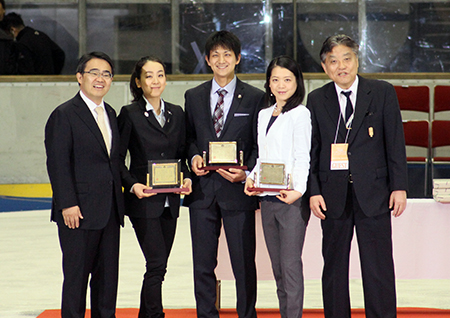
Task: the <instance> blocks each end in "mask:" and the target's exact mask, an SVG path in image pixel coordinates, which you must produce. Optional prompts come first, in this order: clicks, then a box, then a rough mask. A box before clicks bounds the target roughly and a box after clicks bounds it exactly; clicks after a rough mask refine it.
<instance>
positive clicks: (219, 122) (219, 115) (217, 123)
mask: <svg viewBox="0 0 450 318" xmlns="http://www.w3.org/2000/svg"><path fill="white" fill-rule="evenodd" d="M217 94H219V99H218V100H217V104H216V107H215V108H214V114H213V123H214V130H215V131H216V136H217V137H220V133H221V132H222V128H223V98H224V97H225V95H226V94H227V91H226V90H224V89H220V90H218V91H217Z"/></svg>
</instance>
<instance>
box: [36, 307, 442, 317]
mask: <svg viewBox="0 0 450 318" xmlns="http://www.w3.org/2000/svg"><path fill="white" fill-rule="evenodd" d="M164 312H165V313H166V318H195V317H196V313H195V309H165V310H164ZM257 312H258V317H259V318H276V317H280V314H279V312H278V310H276V309H257ZM137 314H138V310H137V309H136V308H118V309H117V312H116V317H117V318H136V317H137ZM397 316H398V318H430V317H431V318H434V317H436V318H450V310H443V309H429V308H399V309H398V315H397ZM58 317H61V314H60V311H59V310H58V309H52V310H46V311H44V312H43V313H42V314H40V315H39V316H37V318H58ZM90 317H91V314H90V311H89V310H88V311H87V313H86V318H90ZM220 317H221V318H237V314H236V310H234V309H222V310H221V311H220ZM352 317H353V318H364V317H365V316H364V309H353V310H352ZM303 318H323V310H321V309H305V310H303Z"/></svg>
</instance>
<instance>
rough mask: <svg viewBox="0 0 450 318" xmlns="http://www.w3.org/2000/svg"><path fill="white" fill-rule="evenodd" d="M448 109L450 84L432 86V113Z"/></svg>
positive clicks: (449, 106) (449, 105)
mask: <svg viewBox="0 0 450 318" xmlns="http://www.w3.org/2000/svg"><path fill="white" fill-rule="evenodd" d="M449 110H450V86H443V85H437V86H435V87H434V113H435V114H436V113H439V112H443V111H449Z"/></svg>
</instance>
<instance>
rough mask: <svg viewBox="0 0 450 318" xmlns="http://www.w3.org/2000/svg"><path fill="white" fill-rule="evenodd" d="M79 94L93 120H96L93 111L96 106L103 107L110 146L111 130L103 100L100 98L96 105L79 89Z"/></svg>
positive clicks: (96, 117) (96, 115) (95, 114)
mask: <svg viewBox="0 0 450 318" xmlns="http://www.w3.org/2000/svg"><path fill="white" fill-rule="evenodd" d="M80 96H81V98H82V99H83V101H84V102H85V103H86V105H87V107H89V110H90V111H91V113H92V116H94V118H95V121H98V114H97V112H96V111H95V109H96V108H97V107H98V106H100V107H102V108H103V110H104V113H105V116H104V117H105V125H106V128H107V129H108V131H109V144H110V145H111V146H112V130H111V124H110V123H109V116H108V112H107V111H106V108H105V103H104V102H103V99H102V102H101V103H100V105H97V104H96V103H94V102H93V101H92V100H90V99H89V98H88V97H87V96H86V95H85V94H84V93H83V91H81V90H80ZM110 150H111V149H110Z"/></svg>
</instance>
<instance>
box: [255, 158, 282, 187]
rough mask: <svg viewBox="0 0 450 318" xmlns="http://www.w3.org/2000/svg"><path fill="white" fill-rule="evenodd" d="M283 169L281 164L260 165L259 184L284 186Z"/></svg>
mask: <svg viewBox="0 0 450 318" xmlns="http://www.w3.org/2000/svg"><path fill="white" fill-rule="evenodd" d="M285 180H286V177H285V168H284V164H282V163H262V162H261V164H260V166H259V182H260V183H262V184H278V185H286V181H285Z"/></svg>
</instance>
